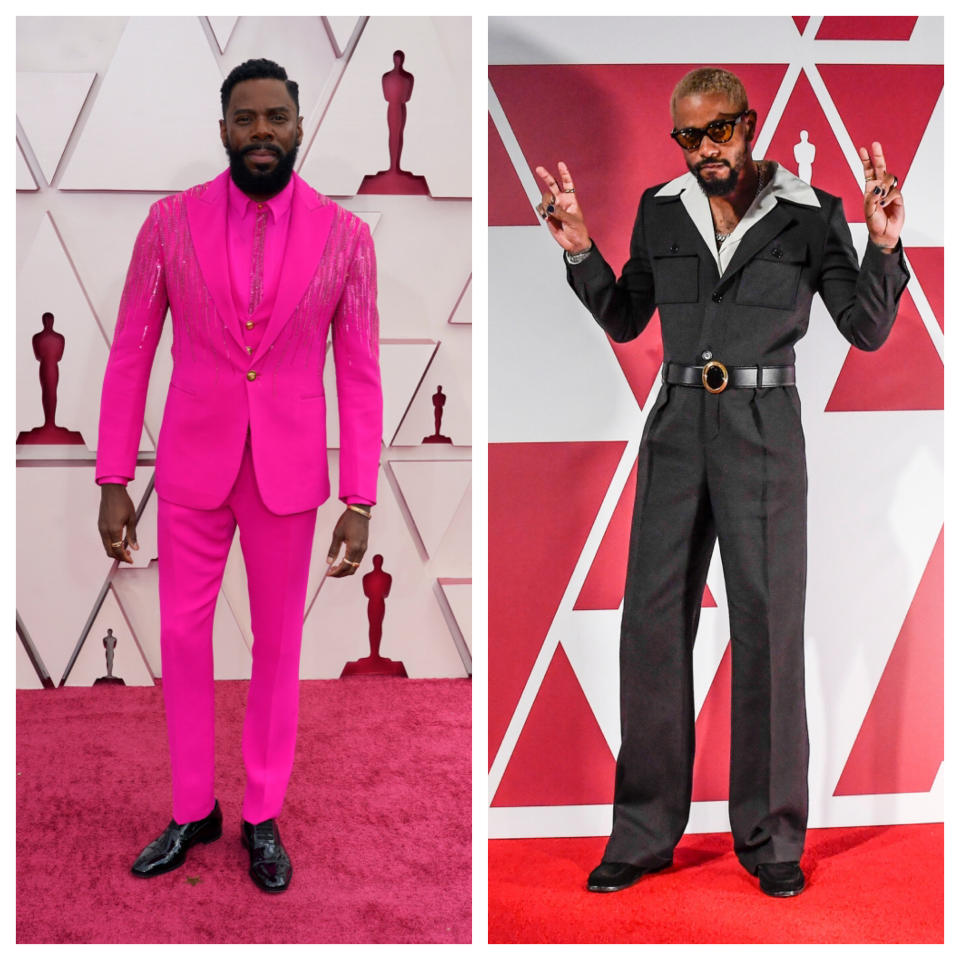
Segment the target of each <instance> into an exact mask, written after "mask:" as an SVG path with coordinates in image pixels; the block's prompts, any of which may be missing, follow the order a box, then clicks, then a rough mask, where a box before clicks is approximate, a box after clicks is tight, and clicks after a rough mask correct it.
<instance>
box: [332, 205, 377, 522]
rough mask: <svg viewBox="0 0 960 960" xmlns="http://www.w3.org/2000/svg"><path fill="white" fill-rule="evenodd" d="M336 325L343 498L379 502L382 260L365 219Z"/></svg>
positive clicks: (350, 500) (334, 326)
mask: <svg viewBox="0 0 960 960" xmlns="http://www.w3.org/2000/svg"><path fill="white" fill-rule="evenodd" d="M332 327H333V333H332V338H333V360H334V364H335V365H336V375H337V408H338V410H339V412H340V499H341V500H342V501H343V502H344V503H368V504H373V503H376V502H377V470H378V468H379V465H380V444H381V437H382V435H383V393H382V390H381V386H380V357H379V349H380V342H379V318H378V315H377V261H376V255H375V253H374V249H373V239H372V238H371V236H370V229H369V227H367V225H366V224H365V223H363V222H361V223H360V229H359V232H358V235H357V241H356V244H355V245H354V250H353V256H352V258H351V260H350V264H349V266H348V268H347V278H346V281H345V283H344V288H343V293H342V294H341V297H340V303H339V304H338V305H337V309H336V312H335V313H334V317H333V324H332Z"/></svg>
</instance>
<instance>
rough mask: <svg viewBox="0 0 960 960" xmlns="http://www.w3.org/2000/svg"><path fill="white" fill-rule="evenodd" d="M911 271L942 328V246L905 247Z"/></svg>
mask: <svg viewBox="0 0 960 960" xmlns="http://www.w3.org/2000/svg"><path fill="white" fill-rule="evenodd" d="M904 251H905V253H906V254H907V258H908V259H909V261H910V266H911V267H912V268H913V273H914V275H915V276H916V278H917V280H919V281H920V286H921V287H923V293H924V296H925V297H926V298H927V303H929V304H930V309H931V310H933V312H934V314H935V315H936V317H937V323H939V324H940V329H941V330H942V329H943V247H905V248H904Z"/></svg>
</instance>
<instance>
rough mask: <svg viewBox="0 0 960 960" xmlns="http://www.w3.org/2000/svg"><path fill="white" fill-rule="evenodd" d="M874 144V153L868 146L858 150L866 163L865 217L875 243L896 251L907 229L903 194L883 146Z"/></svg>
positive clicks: (864, 176)
mask: <svg viewBox="0 0 960 960" xmlns="http://www.w3.org/2000/svg"><path fill="white" fill-rule="evenodd" d="M870 146H871V152H868V151H867V148H866V147H861V148H860V149H859V151H857V152H858V153H859V154H860V160H861V161H862V162H863V179H864V193H863V217H864V220H866V223H867V230H868V231H869V233H870V240H871V242H873V243H875V244H876V245H877V246H878V247H880V249H881V250H883V252H884V253H892V252H893V250H894V248H895V247H896V245H897V241H898V240H899V239H900V231H901V230H902V229H903V213H904V211H903V196H902V195H901V193H900V190H899V189H898V187H899V181H898V180H897V178H896V177H895V176H894V175H893V174H892V173H888V172H887V161H886V160H885V159H884V157H883V147H881V146H880V144H879V143H878V142H877V141H876V140H875V141H874V142H873V143H872V144H871V145H870Z"/></svg>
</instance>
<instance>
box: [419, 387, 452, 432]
mask: <svg viewBox="0 0 960 960" xmlns="http://www.w3.org/2000/svg"><path fill="white" fill-rule="evenodd" d="M446 402H447V395H446V394H445V393H444V392H443V387H440V386H438V387H437V392H436V393H435V394H434V395H433V433H432V434H431V435H430V436H429V437H424V438H423V440H421V441H420V442H421V443H453V441H452V440H451V439H450V438H449V437H445V436H443V435H442V434H441V433H440V421H441V420H442V419H443V405H444V404H445V403H446Z"/></svg>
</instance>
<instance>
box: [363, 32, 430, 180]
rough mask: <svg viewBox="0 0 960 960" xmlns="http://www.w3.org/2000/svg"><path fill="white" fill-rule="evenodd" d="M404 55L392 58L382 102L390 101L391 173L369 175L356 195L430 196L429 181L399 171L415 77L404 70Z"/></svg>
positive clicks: (388, 122)
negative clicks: (408, 103)
mask: <svg viewBox="0 0 960 960" xmlns="http://www.w3.org/2000/svg"><path fill="white" fill-rule="evenodd" d="M403 57H404V55H403V51H402V50H397V51H395V52H394V54H393V69H392V70H388V71H387V72H386V73H385V74H384V75H383V99H384V100H386V101H387V142H388V144H389V147H390V169H389V170H381V171H379V173H375V174H368V175H367V176H365V177H364V178H363V181H362V182H361V184H360V189H359V190H358V191H357V193H358V194H359V193H390V194H407V195H410V194H413V195H415V196H416V195H420V196H429V195H430V190H429V188H428V187H427V180H426V177H419V176H417V175H416V174H413V173H410V172H409V171H407V170H401V169H400V153H401V151H402V150H403V128H404V127H405V126H406V123H407V101H408V100H409V99H410V97H411V96H413V74H412V73H409V72H408V71H407V70H404V69H403Z"/></svg>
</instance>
